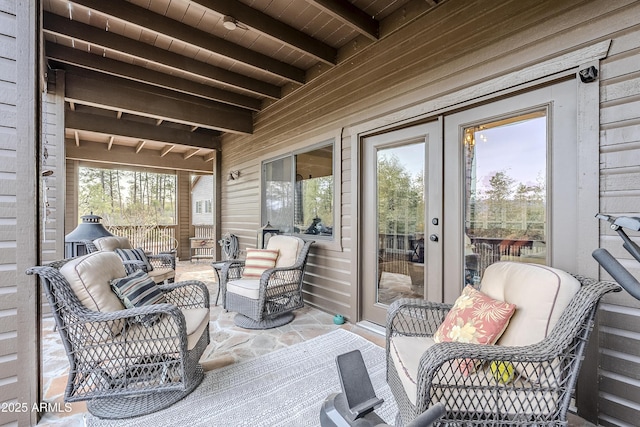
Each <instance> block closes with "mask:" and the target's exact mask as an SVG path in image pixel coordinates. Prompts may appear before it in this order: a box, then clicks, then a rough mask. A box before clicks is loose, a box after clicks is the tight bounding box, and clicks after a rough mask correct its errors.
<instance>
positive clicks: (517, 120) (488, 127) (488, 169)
mask: <svg viewBox="0 0 640 427" xmlns="http://www.w3.org/2000/svg"><path fill="white" fill-rule="evenodd" d="M463 138H464V147H465V149H464V152H465V180H464V185H465V200H464V202H465V203H464V222H465V234H464V258H465V261H464V266H465V283H466V284H477V283H479V282H480V279H481V277H482V274H483V272H484V270H485V269H486V268H487V266H488V265H490V264H492V263H494V262H497V261H506V260H508V261H515V262H533V263H539V264H547V250H546V249H547V214H546V211H547V117H546V110H544V111H538V112H532V113H528V114H524V115H518V116H515V117H510V118H506V119H501V120H497V121H492V122H486V123H480V124H477V125H474V126H469V127H466V128H464V132H463Z"/></svg>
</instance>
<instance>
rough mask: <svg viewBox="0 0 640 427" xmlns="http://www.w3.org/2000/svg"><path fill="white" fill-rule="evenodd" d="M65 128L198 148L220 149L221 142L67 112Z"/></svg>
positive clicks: (122, 121)
mask: <svg viewBox="0 0 640 427" xmlns="http://www.w3.org/2000/svg"><path fill="white" fill-rule="evenodd" d="M65 127H67V128H68V129H77V130H84V131H90V132H97V133H107V134H109V135H113V136H120V137H128V138H135V139H143V140H146V141H155V142H164V143H167V144H171V145H173V144H180V145H187V146H191V147H198V148H210V149H220V141H219V140H218V139H217V138H212V137H211V136H209V135H203V134H200V133H194V132H189V131H186V130H180V129H174V128H167V127H164V126H163V127H158V126H154V125H152V124H146V123H139V122H134V121H131V120H126V119H120V120H118V119H116V118H113V117H105V116H98V115H95V114H88V113H79V112H73V111H66V113H65Z"/></svg>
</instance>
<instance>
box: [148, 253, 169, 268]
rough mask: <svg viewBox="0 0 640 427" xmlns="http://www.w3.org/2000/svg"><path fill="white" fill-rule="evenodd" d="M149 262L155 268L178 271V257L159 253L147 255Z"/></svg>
mask: <svg viewBox="0 0 640 427" xmlns="http://www.w3.org/2000/svg"><path fill="white" fill-rule="evenodd" d="M147 258H148V259H149V262H150V263H151V264H152V265H154V266H155V267H165V268H171V269H172V270H175V269H176V257H175V256H174V255H173V254H170V253H159V254H153V255H147Z"/></svg>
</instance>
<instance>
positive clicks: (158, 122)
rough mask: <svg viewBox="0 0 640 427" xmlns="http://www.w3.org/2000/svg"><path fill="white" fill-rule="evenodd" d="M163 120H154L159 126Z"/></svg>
mask: <svg viewBox="0 0 640 427" xmlns="http://www.w3.org/2000/svg"><path fill="white" fill-rule="evenodd" d="M163 121H164V120H162V119H158V120H156V126H160V125H161V124H162V122H163Z"/></svg>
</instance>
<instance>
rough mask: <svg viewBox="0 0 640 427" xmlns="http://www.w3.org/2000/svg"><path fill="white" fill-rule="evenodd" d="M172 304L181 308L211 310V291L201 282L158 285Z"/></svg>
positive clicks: (190, 281) (192, 281)
mask: <svg viewBox="0 0 640 427" xmlns="http://www.w3.org/2000/svg"><path fill="white" fill-rule="evenodd" d="M158 287H159V288H160V289H161V290H162V291H164V293H165V294H164V295H165V298H166V299H167V301H168V302H169V303H170V304H173V305H175V306H176V307H180V308H209V289H207V286H206V285H205V284H204V283H203V282H201V281H199V280H186V281H183V282H175V283H169V284H167V285H158Z"/></svg>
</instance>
